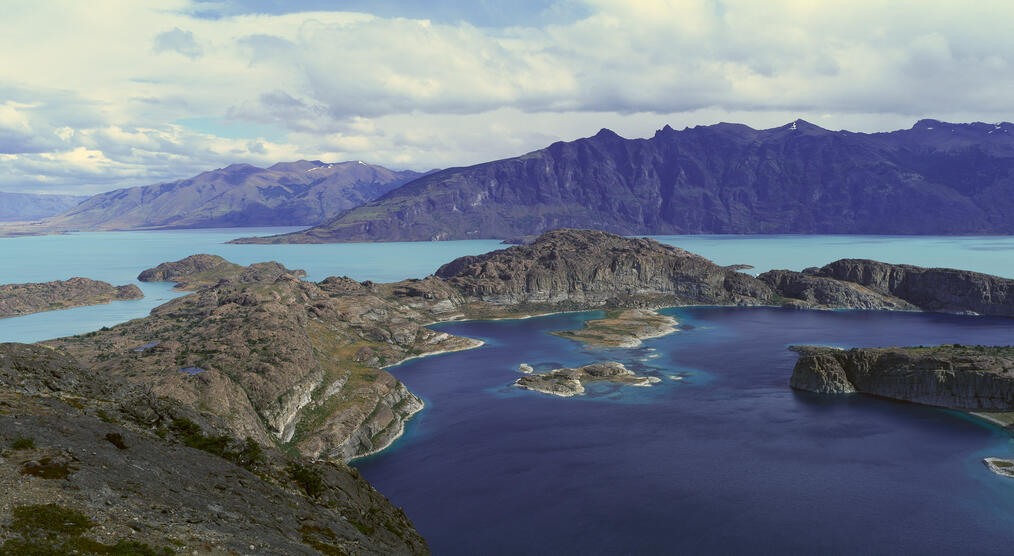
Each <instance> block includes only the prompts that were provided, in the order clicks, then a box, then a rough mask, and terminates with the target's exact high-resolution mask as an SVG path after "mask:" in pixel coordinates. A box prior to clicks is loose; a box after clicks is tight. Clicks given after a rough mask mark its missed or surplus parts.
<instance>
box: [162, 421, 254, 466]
mask: <svg viewBox="0 0 1014 556" xmlns="http://www.w3.org/2000/svg"><path fill="white" fill-rule="evenodd" d="M169 430H170V431H172V432H173V433H174V434H175V435H176V437H177V438H178V439H179V440H180V442H182V443H183V444H184V445H185V446H189V447H191V448H196V449H198V450H202V451H205V452H208V453H209V454H214V455H216V456H218V457H220V458H223V459H227V460H229V461H231V462H233V463H235V464H236V465H239V466H241V467H246V468H247V469H249V468H251V467H254V466H256V465H257V464H259V463H260V462H261V461H263V459H264V454H263V452H262V450H261V446H260V444H258V443H257V441H256V440H254V439H252V438H250V437H247V439H246V440H245V441H244V442H243V443H242V444H240V445H238V446H237V445H236V444H235V443H234V442H233V440H232V438H230V437H229V436H227V435H221V436H207V435H205V434H204V432H203V431H202V430H201V426H200V425H198V424H197V423H195V422H193V421H191V420H190V419H173V422H172V424H171V425H169Z"/></svg>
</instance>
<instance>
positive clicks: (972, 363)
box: [789, 346, 1014, 411]
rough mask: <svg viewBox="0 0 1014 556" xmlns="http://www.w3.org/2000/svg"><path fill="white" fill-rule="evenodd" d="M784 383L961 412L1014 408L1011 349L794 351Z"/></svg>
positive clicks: (937, 347) (822, 391)
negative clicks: (795, 357) (793, 363)
mask: <svg viewBox="0 0 1014 556" xmlns="http://www.w3.org/2000/svg"><path fill="white" fill-rule="evenodd" d="M794 349H795V350H796V351H798V352H799V353H800V357H799V360H798V361H797V363H796V366H795V368H794V369H793V371H792V378H791V380H790V382H789V384H790V385H791V386H792V387H793V388H796V389H799V390H807V391H811V392H819V393H825V394H842V393H851V392H862V393H866V394H874V395H877V396H882V397H885V398H892V399H896V400H904V401H909V402H915V403H921V404H926V405H934V406H939V407H948V408H952V409H962V410H992V411H1009V410H1011V409H1014V348H1011V347H981V346H979V347H974V346H935V347H928V348H926V347H919V348H861V349H859V348H857V349H850V350H841V349H835V348H821V347H810V346H806V347H798V348H794Z"/></svg>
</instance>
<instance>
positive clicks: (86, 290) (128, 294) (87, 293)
mask: <svg viewBox="0 0 1014 556" xmlns="http://www.w3.org/2000/svg"><path fill="white" fill-rule="evenodd" d="M142 297H144V294H143V293H141V289H140V288H138V287H137V286H135V285H133V284H128V285H125V286H114V285H112V284H110V283H109V282H102V281H99V280H91V279H89V278H80V277H75V278H71V279H69V280H56V281H53V282H32V283H27V284H6V285H2V286H0V318H6V317H17V316H21V315H29V314H32V313H39V312H42V311H56V310H59V309H70V308H71V307H82V306H85V305H99V304H102V303H109V302H111V301H119V300H128V299H141V298H142Z"/></svg>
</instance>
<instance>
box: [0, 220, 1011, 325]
mask: <svg viewBox="0 0 1014 556" xmlns="http://www.w3.org/2000/svg"><path fill="white" fill-rule="evenodd" d="M299 229H301V228H217V229H203V230H167V231H153V232H94V233H74V234H66V235H52V236H36V237H23V238H0V284H10V283H20V282H44V281H49V280H65V279H67V278H70V277H72V276H84V277H87V278H92V279H95V280H105V281H108V282H111V283H113V284H116V285H122V284H128V283H134V284H137V285H138V286H139V287H140V288H141V290H142V291H143V292H144V294H145V298H144V299H139V300H134V301H117V302H114V303H111V304H109V305H100V306H93V307H80V308H77V309H70V310H67V311H54V312H47V313H38V314H35V315H29V316H24V317H17V318H13V319H0V341H5V342H37V341H40V340H45V339H49V338H56V337H60V336H67V335H72V334H80V333H84V332H89V331H92V330H96V329H98V328H101V327H103V326H112V325H114V324H117V323H120V322H124V321H127V320H130V319H133V318H139V317H143V316H145V315H147V314H148V313H149V312H150V311H151V309H153V308H154V307H156V306H158V305H161V304H162V303H165V302H166V301H168V300H169V299H172V298H173V297H176V296H179V295H182V294H181V293H180V292H174V291H172V285H171V284H144V283H140V282H137V275H138V274H139V273H140V272H141V271H142V270H145V269H147V268H151V267H153V266H157V265H158V264H160V263H163V262H166V261H175V260H179V259H182V258H184V257H186V256H189V255H193V254H195V253H211V254H213V255H221V256H223V257H225V258H226V259H229V260H230V261H232V262H235V263H239V264H251V263H256V262H264V261H278V262H280V263H282V264H284V265H285V266H287V267H289V268H292V269H297V268H299V269H303V270H306V271H307V273H308V275H307V279H308V280H322V279H324V278H326V277H328V276H341V275H346V276H350V277H352V278H355V279H356V280H374V281H377V282H394V281H397V280H402V279H405V278H422V277H424V276H427V275H429V274H431V273H433V272H434V271H435V270H436V269H437V268H439V267H440V265H442V264H444V263H446V262H450V261H451V260H453V259H455V258H457V257H460V256H463V255H476V254H480V253H485V252H488V251H492V250H494V249H501V248H504V247H505V246H504V245H501V244H500V243H499V242H498V241H495V240H474V241H441V242H396V243H344V244H326V245H228V244H226V243H225V242H227V241H229V240H231V239H235V238H237V237H245V236H264V235H273V234H280V233H286V232H291V231H295V230H299ZM655 239H658V240H659V241H662V242H664V243H668V244H671V245H676V246H679V247H683V248H684V249H687V250H690V251H693V252H695V253H698V254H701V255H703V256H705V257H708V258H709V259H712V260H714V261H715V262H717V263H718V264H722V265H730V264H750V265H753V266H754V267H755V268H754V269H753V270H750V271H748V272H751V273H753V274H757V273H760V272H764V271H766V270H770V269H772V268H787V269H792V270H802V269H803V268H805V267H808V266H820V265H824V264H827V263H829V262H831V261H834V260H837V259H840V258H844V257H855V258H874V259H878V260H882V261H886V262H893V263H909V264H916V265H921V266H951V267H958V268H964V269H968V270H977V271H979V272H988V273H990V274H997V275H1000V276H1007V277H1012V278H1014V256H1010V255H1011V254H1014V237H1002V236H957V237H954V236H941V237H937V236H916V237H913V236H798V235H765V236H729V235H725V236H723V235H710V236H657V237H656V238H655Z"/></svg>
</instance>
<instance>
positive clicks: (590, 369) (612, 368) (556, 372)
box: [514, 361, 661, 398]
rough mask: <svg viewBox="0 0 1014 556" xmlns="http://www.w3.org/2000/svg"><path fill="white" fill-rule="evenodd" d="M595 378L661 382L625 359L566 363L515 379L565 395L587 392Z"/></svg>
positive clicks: (631, 382)
mask: <svg viewBox="0 0 1014 556" xmlns="http://www.w3.org/2000/svg"><path fill="white" fill-rule="evenodd" d="M593 382H612V383H615V384H625V385H628V386H651V385H652V384H656V383H658V382H661V379H659V378H657V377H653V376H639V375H637V374H635V373H634V371H631V370H630V369H628V368H626V367H625V366H623V364H622V363H617V362H615V361H606V362H603V363H591V364H589V365H585V366H583V367H578V368H576V369H571V368H568V367H564V368H561V369H553V370H552V371H547V372H544V373H531V374H526V375H525V376H523V377H521V378H519V379H517V380H515V381H514V386H517V387H519V388H524V389H525V390H534V391H536V392H542V393H543V394H552V395H554V396H560V397H563V398H569V397H571V396H579V395H581V394H584V392H585V385H586V384H589V383H593Z"/></svg>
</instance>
